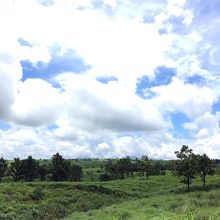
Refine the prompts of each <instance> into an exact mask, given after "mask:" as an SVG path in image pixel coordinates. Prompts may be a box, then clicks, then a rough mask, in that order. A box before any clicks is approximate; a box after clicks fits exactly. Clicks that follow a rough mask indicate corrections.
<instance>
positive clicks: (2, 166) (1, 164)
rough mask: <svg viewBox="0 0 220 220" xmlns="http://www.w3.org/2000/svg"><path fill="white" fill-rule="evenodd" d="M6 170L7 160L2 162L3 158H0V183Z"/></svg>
mask: <svg viewBox="0 0 220 220" xmlns="http://www.w3.org/2000/svg"><path fill="white" fill-rule="evenodd" d="M7 168H8V162H7V160H4V158H3V157H1V158H0V182H1V181H2V177H4V176H5V173H6V171H7Z"/></svg>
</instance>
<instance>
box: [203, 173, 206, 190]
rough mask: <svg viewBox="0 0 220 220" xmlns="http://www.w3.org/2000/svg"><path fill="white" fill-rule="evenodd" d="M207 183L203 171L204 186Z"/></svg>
mask: <svg viewBox="0 0 220 220" xmlns="http://www.w3.org/2000/svg"><path fill="white" fill-rule="evenodd" d="M205 184H206V179H205V174H204V173H203V187H205Z"/></svg>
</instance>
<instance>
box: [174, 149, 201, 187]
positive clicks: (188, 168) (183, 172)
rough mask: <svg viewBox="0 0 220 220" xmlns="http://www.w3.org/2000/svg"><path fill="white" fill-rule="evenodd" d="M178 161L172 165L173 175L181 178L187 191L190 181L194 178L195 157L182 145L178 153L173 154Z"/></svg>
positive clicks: (190, 150)
mask: <svg viewBox="0 0 220 220" xmlns="http://www.w3.org/2000/svg"><path fill="white" fill-rule="evenodd" d="M175 154H176V157H177V158H178V160H177V161H176V162H175V163H174V168H173V173H174V174H175V175H177V176H182V177H183V178H184V179H183V182H184V183H185V184H187V188H188V189H189V186H190V184H191V183H192V180H193V179H194V178H195V177H196V173H197V171H196V155H195V154H194V153H193V150H192V149H189V147H188V146H186V145H183V146H182V148H181V150H180V151H176V152H175Z"/></svg>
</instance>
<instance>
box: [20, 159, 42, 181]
mask: <svg viewBox="0 0 220 220" xmlns="http://www.w3.org/2000/svg"><path fill="white" fill-rule="evenodd" d="M38 166H39V163H38V161H36V160H35V159H33V158H32V156H29V157H28V158H27V159H25V160H22V172H23V176H24V178H25V180H26V181H33V180H34V178H35V177H36V176H37V171H38Z"/></svg>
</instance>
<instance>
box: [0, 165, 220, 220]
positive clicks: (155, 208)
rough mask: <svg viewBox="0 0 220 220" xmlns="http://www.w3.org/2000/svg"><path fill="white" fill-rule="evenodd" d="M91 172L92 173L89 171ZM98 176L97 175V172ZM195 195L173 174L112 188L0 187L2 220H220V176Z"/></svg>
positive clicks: (61, 185) (99, 185)
mask: <svg viewBox="0 0 220 220" xmlns="http://www.w3.org/2000/svg"><path fill="white" fill-rule="evenodd" d="M88 169H89V168H88ZM94 172H95V171H94ZM207 182H208V184H207V187H206V189H203V188H202V187H201V182H200V181H199V180H197V181H195V182H194V183H193V185H192V188H191V190H190V192H188V191H187V190H186V187H185V185H183V184H182V183H180V182H179V180H178V179H177V178H176V177H173V176H172V175H171V174H169V173H168V174H167V175H166V176H152V177H150V178H149V180H146V179H145V178H140V177H138V176H136V177H135V178H134V179H125V180H116V181H109V182H80V183H73V182H61V183H55V182H33V183H1V184H0V220H2V219H5V220H13V219H19V220H25V219H30V220H31V219H45V220H48V219H51V220H52V219H66V220H74V219H94V220H107V219H198V220H199V219H201V220H203V219H204V220H205V219H208V220H210V219H212V220H215V219H217V220H218V219H220V176H218V175H216V176H212V177H208V178H207Z"/></svg>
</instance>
